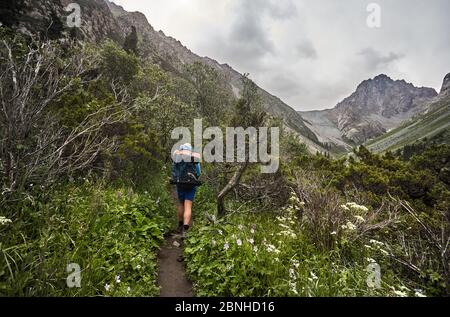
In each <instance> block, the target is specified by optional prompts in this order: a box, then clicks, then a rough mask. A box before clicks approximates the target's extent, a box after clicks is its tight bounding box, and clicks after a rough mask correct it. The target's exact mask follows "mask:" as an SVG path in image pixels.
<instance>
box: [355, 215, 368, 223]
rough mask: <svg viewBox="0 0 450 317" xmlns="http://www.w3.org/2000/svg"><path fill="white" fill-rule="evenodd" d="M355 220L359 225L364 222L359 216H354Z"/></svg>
mask: <svg viewBox="0 0 450 317" xmlns="http://www.w3.org/2000/svg"><path fill="white" fill-rule="evenodd" d="M355 218H356V220H357V221H358V222H360V223H363V222H366V219H364V218H363V217H361V216H355Z"/></svg>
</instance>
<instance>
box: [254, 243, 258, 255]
mask: <svg viewBox="0 0 450 317" xmlns="http://www.w3.org/2000/svg"><path fill="white" fill-rule="evenodd" d="M253 252H255V253H256V252H258V247H257V246H256V245H255V246H254V247H253Z"/></svg>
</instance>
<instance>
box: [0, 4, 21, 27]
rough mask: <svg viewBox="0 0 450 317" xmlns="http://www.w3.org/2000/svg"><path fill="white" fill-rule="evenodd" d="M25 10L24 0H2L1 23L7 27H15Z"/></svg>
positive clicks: (0, 6)
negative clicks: (21, 12)
mask: <svg viewBox="0 0 450 317" xmlns="http://www.w3.org/2000/svg"><path fill="white" fill-rule="evenodd" d="M24 8H25V4H24V0H2V1H1V2H0V21H1V23H3V25H5V26H7V27H12V26H14V25H15V24H16V23H17V21H18V20H19V17H20V11H21V10H23V9H24Z"/></svg>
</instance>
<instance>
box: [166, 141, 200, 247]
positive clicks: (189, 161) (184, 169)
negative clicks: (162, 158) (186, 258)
mask: <svg viewBox="0 0 450 317" xmlns="http://www.w3.org/2000/svg"><path fill="white" fill-rule="evenodd" d="M172 159H173V167H172V180H171V184H174V185H176V186H177V195H178V229H177V230H176V232H177V233H181V235H182V238H185V237H186V233H187V231H188V230H189V227H190V226H191V220H192V203H193V202H194V198H195V194H196V192H197V187H198V186H200V185H201V182H200V181H199V180H198V178H199V177H200V174H201V168H200V154H198V153H195V152H194V151H193V150H192V146H191V145H190V144H188V143H186V144H184V145H182V146H180V148H179V150H177V151H175V152H174V153H173V156H172Z"/></svg>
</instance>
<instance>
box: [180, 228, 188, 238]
mask: <svg viewBox="0 0 450 317" xmlns="http://www.w3.org/2000/svg"><path fill="white" fill-rule="evenodd" d="M187 234H188V230H186V229H184V228H183V229H182V232H181V240H184V239H186V237H187Z"/></svg>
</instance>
